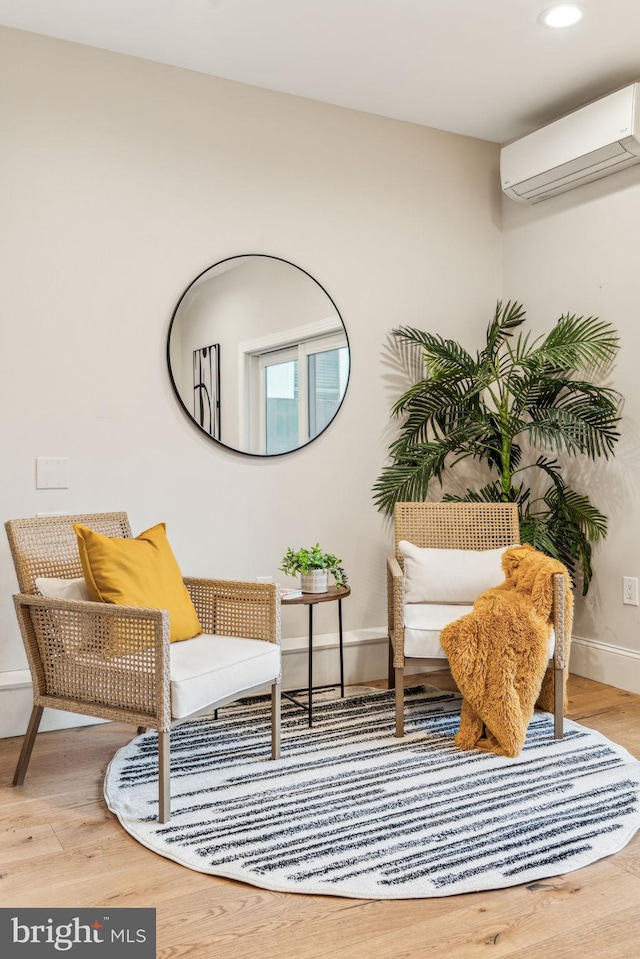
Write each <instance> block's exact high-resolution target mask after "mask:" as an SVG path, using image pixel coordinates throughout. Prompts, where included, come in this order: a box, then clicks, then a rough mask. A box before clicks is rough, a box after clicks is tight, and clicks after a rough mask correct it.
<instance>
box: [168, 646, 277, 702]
mask: <svg viewBox="0 0 640 959" xmlns="http://www.w3.org/2000/svg"><path fill="white" fill-rule="evenodd" d="M170 657H171V667H170V681H171V716H172V718H173V719H183V718H184V717H185V716H189V715H191V713H195V712H197V711H198V710H200V709H204V708H205V707H206V706H210V705H214V704H215V703H217V702H221V701H222V700H225V699H229V698H231V697H234V696H235V695H238V696H240V695H242V693H243V692H245V691H246V690H249V689H252V688H253V687H254V686H262V685H265V684H267V683H273V682H275V681H276V680H277V678H278V676H279V675H280V647H279V646H277V645H276V644H275V643H269V642H266V641H264V640H260V639H239V638H238V637H235V636H210V635H208V634H206V633H203V634H202V635H201V636H196V637H194V639H187V640H184V641H183V642H180V643H171V647H170Z"/></svg>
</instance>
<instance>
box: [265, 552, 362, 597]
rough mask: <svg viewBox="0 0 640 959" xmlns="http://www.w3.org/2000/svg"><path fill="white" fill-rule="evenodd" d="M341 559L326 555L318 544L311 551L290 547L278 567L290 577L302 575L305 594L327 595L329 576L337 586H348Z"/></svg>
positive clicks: (329, 554) (301, 583) (301, 586)
mask: <svg viewBox="0 0 640 959" xmlns="http://www.w3.org/2000/svg"><path fill="white" fill-rule="evenodd" d="M341 562H342V560H341V559H338V557H337V556H334V555H333V553H325V552H323V550H322V549H321V548H320V544H319V543H316V545H315V546H311V547H310V548H309V549H304V548H303V549H298V550H295V549H292V548H291V547H290V546H289V547H288V548H287V552H286V553H285V554H284V556H283V557H282V564H281V565H280V566H279V567H278V569H281V570H282V572H283V573H287V575H288V576H297V575H298V574H299V575H300V588H301V589H302V592H303V593H326V591H327V576H328V574H329V573H331V574H332V576H333V578H334V580H335V584H336V586H338V587H340V586H346V585H347V574H346V573H345V571H344V570H343V568H342V566H341V565H340V563H341Z"/></svg>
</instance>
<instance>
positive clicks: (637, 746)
mask: <svg viewBox="0 0 640 959" xmlns="http://www.w3.org/2000/svg"><path fill="white" fill-rule="evenodd" d="M420 682H426V683H428V684H432V685H435V686H438V687H439V688H443V689H451V688H454V685H453V682H452V680H451V676H450V674H449V673H448V672H447V671H446V670H445V671H439V672H438V673H430V674H426V675H424V676H422V677H420V676H409V677H407V685H414V684H417V683H420ZM374 684H375V685H377V686H379V687H382V688H384V687H385V686H386V681H385V680H379V681H377V682H375V683H372V684H371V685H374ZM569 708H570V715H571V717H572V718H575V719H576V720H577V721H579V722H583V723H584V725H587V726H590V727H592V728H594V729H599V730H600V731H602V732H603V733H604V734H605V735H606V736H608V737H609V738H610V739H612V740H614V741H615V742H618V743H620V744H621V745H623V746H625V748H626V749H628V750H629V751H630V752H631V753H632V754H633V755H635V756H638V757H640V696H634V695H633V694H632V693H626V692H624V691H622V690H617V689H614V688H613V687H610V686H604V685H602V684H599V683H594V682H592V681H591V680H587V679H584V678H582V677H571V679H570V683H569ZM134 734H135V730H133V729H132V727H130V726H126V725H123V724H118V723H106V724H103V725H100V726H92V727H84V728H80V729H75V730H74V729H70V730H60V731H56V732H51V733H44V734H40V735H39V736H38V739H37V741H36V746H35V749H34V752H33V757H32V760H31V765H30V767H29V771H28V773H27V779H26V781H25V785H24V786H23V787H17V788H14V787H12V786H11V785H10V783H11V779H12V777H13V771H14V768H15V763H16V760H17V756H18V754H19V751H20V740H19V739H14V740H0V906H1V905H7V906H14V907H15V906H24V907H27V906H46V907H49V908H54V907H56V906H66V907H70V908H81V907H94V906H111V907H115V906H122V907H133V906H147V907H148V906H151V907H155V908H156V910H157V924H158V957H159V959H181V957H184V959H214V957H215V959H237V957H238V956H242V957H243V959H338V957H339V959H344V956H345V955H352V956H354V957H357V959H369V957H371V959H392V957H393V959H402V957H406V959H430V957H434V959H435V957H438V959H441V957H442V956H443V955H446V956H447V959H475V957H480V956H486V955H491V956H492V957H496V959H541V957H544V956H546V955H550V956H553V959H605V957H606V959H631V957H635V954H636V945H635V943H636V939H637V934H638V932H639V931H640V915H639V904H640V836H636V837H635V838H634V839H632V840H631V841H630V843H629V844H628V845H627V846H626V847H625V849H624V850H622V851H621V852H620V853H618V854H617V855H616V856H612V857H609V858H608V859H603V860H600V861H598V862H596V863H594V864H593V865H591V866H589V867H587V868H585V869H582V870H579V871H577V872H574V873H569V874H567V875H565V876H561V877H556V878H550V879H545V880H543V881H541V882H538V883H531V884H529V885H528V886H514V887H509V888H507V889H503V890H494V891H486V892H481V893H475V894H469V895H464V896H452V897H442V898H435V899H419V900H397V901H394V900H383V901H375V900H356V899H341V898H337V897H331V896H327V897H323V896H304V895H293V894H285V893H277V892H270V891H268V890H264V889H259V888H255V887H252V886H247V885H245V884H243V883H240V882H232V881H228V880H225V879H220V878H217V877H214V876H208V875H205V874H202V873H197V872H194V871H192V870H188V869H186V868H184V867H183V866H180V865H178V864H177V863H174V862H172V861H170V860H168V859H164V858H163V857H161V856H158V855H156V854H155V853H153V852H151V851H150V850H148V849H146V848H145V847H143V846H142V845H140V844H139V843H137V842H136V841H135V840H134V839H133V838H132V837H131V836H129V835H128V834H127V833H126V832H124V830H123V829H122V828H121V827H120V825H119V823H118V822H117V820H116V819H115V818H114V817H113V815H112V814H111V813H110V812H109V811H108V810H107V809H106V806H105V804H104V799H103V796H102V784H103V779H104V774H105V771H106V768H107V765H108V763H109V761H110V760H111V758H112V756H113V755H114V753H115V752H116V751H117V750H118V749H119V748H120V747H121V746H122V745H124V744H125V743H127V742H129V741H130V740H131V739H132V737H133V735H134ZM29 837H31V838H29Z"/></svg>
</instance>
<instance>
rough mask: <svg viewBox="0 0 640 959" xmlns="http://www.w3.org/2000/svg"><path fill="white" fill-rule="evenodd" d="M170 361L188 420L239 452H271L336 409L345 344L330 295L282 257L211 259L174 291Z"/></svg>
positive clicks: (297, 443) (312, 432)
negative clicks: (211, 262)
mask: <svg viewBox="0 0 640 959" xmlns="http://www.w3.org/2000/svg"><path fill="white" fill-rule="evenodd" d="M167 359H168V363H169V373H170V376H171V382H172V385H173V388H174V390H175V392H176V395H177V396H178V399H179V400H180V403H181V404H182V406H183V407H184V409H185V410H186V412H187V413H188V414H189V416H190V417H191V419H192V420H193V421H194V422H195V423H196V424H197V425H198V426H199V427H200V429H202V430H203V431H204V432H205V433H207V434H208V435H209V436H211V437H212V438H213V439H215V440H217V441H218V442H220V443H222V444H223V445H224V446H228V447H230V448H231V449H234V450H238V451H240V452H242V453H251V454H254V455H258V456H275V455H278V454H280V453H288V452H291V450H295V449H298V448H299V447H301V446H304V445H305V444H306V443H309V442H310V441H311V440H313V439H314V438H315V437H316V436H318V435H319V434H320V433H322V431H323V430H324V429H326V427H327V426H328V425H329V423H330V422H331V421H332V420H333V418H334V416H335V415H336V413H337V412H338V409H339V408H340V404H341V403H342V400H343V398H344V395H345V392H346V389H347V383H348V380H349V367H350V358H349V343H348V340H347V334H346V330H345V328H344V324H343V323H342V319H341V317H340V314H339V313H338V310H337V308H336V305H335V303H334V302H333V300H332V299H331V297H330V296H329V294H328V293H327V292H326V291H325V290H324V289H323V287H321V286H320V284H319V283H318V282H317V280H314V279H313V277H312V276H310V275H309V274H308V273H306V272H305V271H304V270H302V269H300V268H299V267H297V266H294V265H293V264H292V263H289V262H288V261H286V260H281V259H279V258H277V257H273V256H267V255H264V254H255V255H254V254H245V255H242V256H235V257H231V258H229V259H227V260H223V261H222V262H220V263H216V264H215V265H214V266H212V267H210V268H209V269H208V270H205V271H204V272H203V273H201V274H200V276H198V277H197V278H196V279H195V280H194V281H193V283H191V285H190V286H189V287H187V289H186V291H185V292H184V294H183V295H182V297H181V298H180V301H179V302H178V305H177V307H176V309H175V312H174V314H173V318H172V320H171V326H170V328H169V339H168V344H167Z"/></svg>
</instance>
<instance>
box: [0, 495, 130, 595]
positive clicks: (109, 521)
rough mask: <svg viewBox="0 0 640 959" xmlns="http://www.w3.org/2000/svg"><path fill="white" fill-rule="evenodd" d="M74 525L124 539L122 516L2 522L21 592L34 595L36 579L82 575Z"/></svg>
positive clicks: (126, 535) (126, 528)
mask: <svg viewBox="0 0 640 959" xmlns="http://www.w3.org/2000/svg"><path fill="white" fill-rule="evenodd" d="M74 523H82V524H83V525H84V526H88V527H89V528H90V529H94V530H96V532H98V533H102V534H103V535H104V536H119V537H122V538H124V539H128V538H129V537H130V536H131V528H130V526H129V520H128V519H127V514H126V513H83V514H79V515H76V516H71V515H68V516H37V517H29V518H28V519H10V520H8V521H7V522H6V523H5V529H6V531H7V537H8V539H9V547H10V549H11V555H12V557H13V562H14V565H15V568H16V575H17V577H18V585H19V587H20V592H21V593H35V592H36V585H35V580H36V577H38V576H43V577H59V578H60V579H73V578H75V577H80V576H82V567H81V565H80V554H79V552H78V537H77V536H76V533H75V532H74V529H73V524H74Z"/></svg>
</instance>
